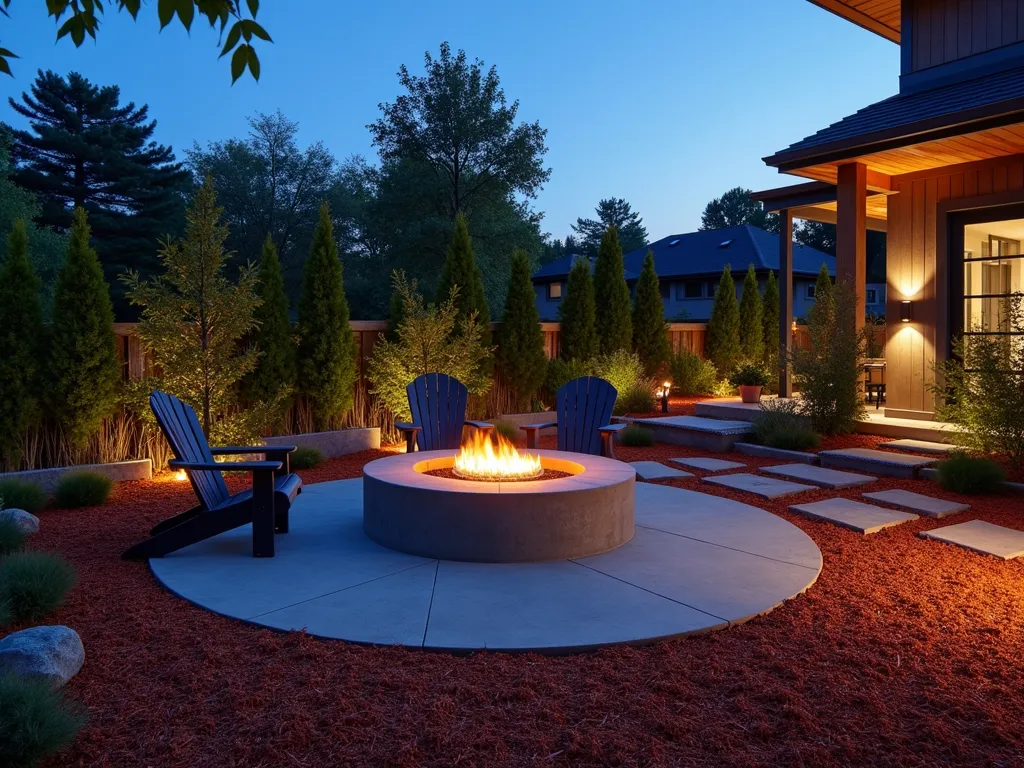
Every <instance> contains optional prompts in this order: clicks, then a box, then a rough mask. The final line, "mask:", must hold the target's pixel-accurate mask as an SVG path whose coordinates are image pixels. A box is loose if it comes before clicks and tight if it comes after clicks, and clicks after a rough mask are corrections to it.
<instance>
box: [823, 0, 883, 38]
mask: <svg viewBox="0 0 1024 768" xmlns="http://www.w3.org/2000/svg"><path fill="white" fill-rule="evenodd" d="M810 1H811V2H812V3H814V5H816V6H818V7H819V8H824V9H825V10H826V11H828V12H829V13H834V14H835V15H836V16H839V17H840V18H843V19H846V20H847V21H852V22H853V23H854V24H856V25H857V26H858V27H862V28H863V29H866V30H868V31H869V32H874V33H875V34H876V35H879V36H881V37H884V38H885V39H886V40H889V41H890V42H893V43H896V44H897V45H899V43H900V39H901V36H900V30H898V29H893V28H892V27H890V26H889V25H887V24H883V23H882V22H881V21H879V20H878V19H876V18H875V17H873V16H871V15H869V14H867V13H864V12H863V11H859V10H857V9H856V8H851V7H850V6H848V5H847V4H846V3H844V2H841V0H810Z"/></svg>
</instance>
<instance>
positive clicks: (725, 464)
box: [669, 458, 747, 472]
mask: <svg viewBox="0 0 1024 768" xmlns="http://www.w3.org/2000/svg"><path fill="white" fill-rule="evenodd" d="M669 461H671V462H672V463H673V464H681V465H682V466H684V467H690V468H691V469H703V470H704V471H705V472H725V471H726V470H728V469H743V468H744V467H745V466H747V465H746V464H743V463H742V462H739V461H726V460H725V459H710V458H696V459H690V458H683V459H669Z"/></svg>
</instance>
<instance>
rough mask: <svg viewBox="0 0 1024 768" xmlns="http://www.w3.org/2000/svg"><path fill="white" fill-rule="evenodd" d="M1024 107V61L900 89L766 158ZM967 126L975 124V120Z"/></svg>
mask: <svg viewBox="0 0 1024 768" xmlns="http://www.w3.org/2000/svg"><path fill="white" fill-rule="evenodd" d="M1022 109H1024V67H1018V68H1016V69H1009V70H1006V71H1005V72H999V73H997V74H986V75H984V76H981V77H978V78H976V79H973V80H966V81H962V82H956V83H951V84H949V85H943V86H939V87H937V88H932V89H929V90H925V91H915V92H910V93H902V94H896V95H895V96H890V97H889V98H888V99H885V100H883V101H879V102H876V103H875V104H872V105H871V106H869V107H865V108H864V109H861V110H859V111H858V112H855V113H854V114H852V115H850V116H849V117H845V118H843V119H842V120H840V121H839V122H836V123H833V124H832V125H830V126H828V127H827V128H823V129H822V130H820V131H818V132H817V133H815V134H813V135H811V136H808V137H807V138H805V139H802V140H801V141H798V142H796V143H795V144H791V145H790V146H789V147H787V148H786V149H784V150H782V151H780V152H776V153H775V154H774V155H772V156H770V157H766V158H764V160H765V162H766V163H768V164H769V165H780V164H782V163H786V162H787V161H790V160H794V159H796V158H799V157H811V156H815V155H818V154H824V153H825V152H827V151H831V150H836V149H839V148H843V147H848V146H853V145H857V146H860V145H870V144H872V143H874V142H878V141H885V140H890V141H891V140H894V139H897V138H899V137H914V141H915V142H917V141H921V140H927V136H924V137H923V138H922V135H924V134H927V133H929V132H934V131H939V130H942V129H947V130H948V128H949V127H950V126H952V125H962V124H969V123H971V122H973V121H976V120H983V119H985V118H991V117H993V116H995V115H1002V114H1012V113H1015V112H1017V111H1020V110H1022ZM965 130H970V128H969V126H968V128H966V129H965Z"/></svg>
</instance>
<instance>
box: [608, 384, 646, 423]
mask: <svg viewBox="0 0 1024 768" xmlns="http://www.w3.org/2000/svg"><path fill="white" fill-rule="evenodd" d="M654 406H655V399H654V392H652V391H651V386H650V384H649V383H637V384H634V385H633V386H632V387H630V388H629V389H627V390H626V391H625V392H621V393H619V397H618V399H616V401H615V408H614V412H615V413H617V414H619V415H620V416H621V415H622V414H624V413H650V412H651V411H653V410H654Z"/></svg>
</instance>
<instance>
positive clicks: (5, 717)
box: [0, 673, 85, 768]
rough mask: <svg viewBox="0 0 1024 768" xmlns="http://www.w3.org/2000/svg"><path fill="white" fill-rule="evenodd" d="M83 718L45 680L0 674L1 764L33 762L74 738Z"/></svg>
mask: <svg viewBox="0 0 1024 768" xmlns="http://www.w3.org/2000/svg"><path fill="white" fill-rule="evenodd" d="M84 724H85V718H84V717H83V716H82V715H81V714H80V713H79V711H78V710H77V708H76V707H73V706H72V705H70V704H69V702H68V700H67V699H66V698H65V697H64V695H63V693H61V691H59V690H54V689H53V688H51V687H50V686H49V685H48V684H47V683H45V682H43V681H41V680H35V679H32V678H26V677H20V676H19V675H15V674H13V673H9V674H6V675H3V676H0V765H5V766H10V767H11V768H21V767H22V766H31V765H35V764H36V763H37V762H38V761H40V760H42V759H43V758H44V757H47V756H49V755H52V754H54V753H56V752H59V751H60V750H61V749H63V748H64V747H66V746H68V745H69V744H71V742H73V741H74V740H75V736H76V735H77V733H78V731H79V729H80V728H81V727H82V726H83V725H84Z"/></svg>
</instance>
